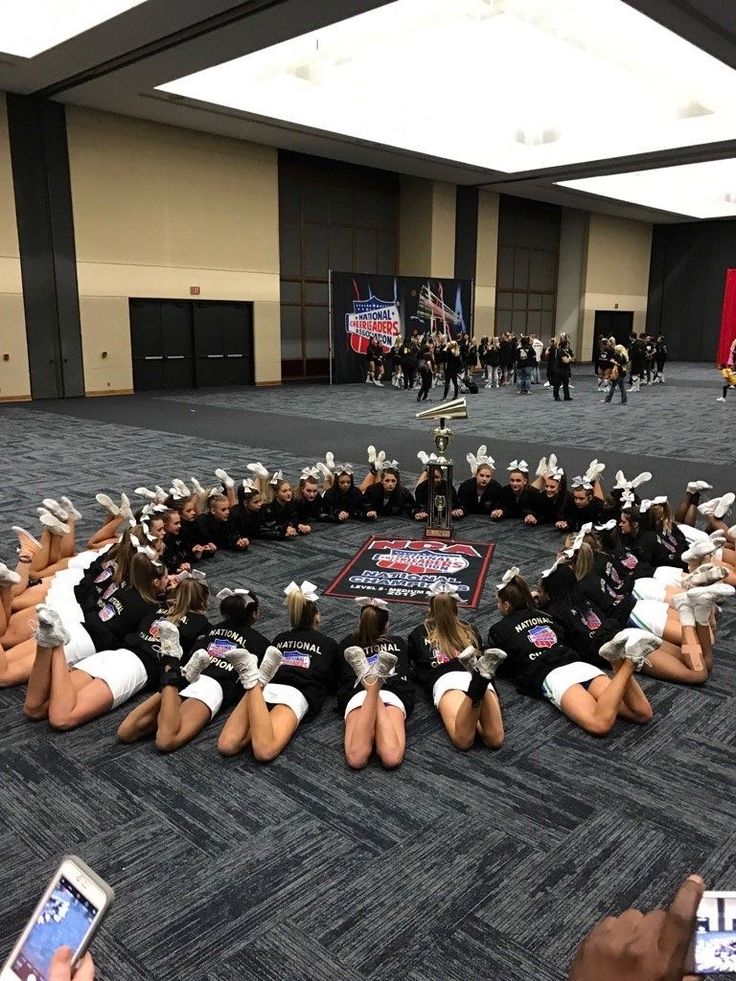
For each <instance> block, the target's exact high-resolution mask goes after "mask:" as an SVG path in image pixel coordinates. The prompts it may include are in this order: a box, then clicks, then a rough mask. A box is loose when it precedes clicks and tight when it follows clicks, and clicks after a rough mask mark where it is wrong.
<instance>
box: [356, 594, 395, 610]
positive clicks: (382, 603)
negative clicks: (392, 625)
mask: <svg viewBox="0 0 736 981" xmlns="http://www.w3.org/2000/svg"><path fill="white" fill-rule="evenodd" d="M353 602H355V603H359V604H360V606H361V607H363V606H377V607H378V609H379V610H387V609H388V603H387V602H386V600H382V599H379V598H378V596H356V597H355V599H354V600H353Z"/></svg>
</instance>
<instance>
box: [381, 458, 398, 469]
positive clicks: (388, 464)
mask: <svg viewBox="0 0 736 981" xmlns="http://www.w3.org/2000/svg"><path fill="white" fill-rule="evenodd" d="M400 469H401V467H400V466H399V461H398V460H384V461H383V466H382V467H381V470H400Z"/></svg>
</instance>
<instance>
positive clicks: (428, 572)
mask: <svg viewBox="0 0 736 981" xmlns="http://www.w3.org/2000/svg"><path fill="white" fill-rule="evenodd" d="M492 555H493V544H492V543H490V542H488V543H484V544H480V543H479V542H455V541H442V542H440V541H427V540H425V539H422V540H410V539H407V538H401V537H398V536H397V537H379V536H372V537H371V538H369V539H368V540H367V541H366V542H365V543H364V544H363V546H362V548H361V549H360V551H359V552H358V553H357V554H356V555H355V556H354V557H353V558H352V559H351V560H350V562H349V563H348V564H347V565H346V566H345V568H344V569H343V570H342V571H341V572H340V573H339V575H338V576H336V577H335V579H334V580H333V581H332V582H331V583H330V585H329V586H328V587H327V589H326V590H325V593H326V595H327V596H339V597H344V598H345V599H353V598H355V597H356V596H377V597H378V598H379V599H384V600H386V601H387V602H389V603H416V604H419V605H421V606H426V604H427V598H428V595H429V589H430V587H431V586H432V585H433V583H436V582H446V583H449V584H450V585H452V586H455V587H456V588H457V590H458V595H459V598H460V600H461V601H462V602H461V606H462V607H464V608H469V609H475V608H476V607H477V606H478V603H479V602H480V597H481V593H482V592H483V584H484V582H485V578H486V573H487V572H488V566H489V564H490V561H491V556H492Z"/></svg>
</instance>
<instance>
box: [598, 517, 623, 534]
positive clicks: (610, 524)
mask: <svg viewBox="0 0 736 981" xmlns="http://www.w3.org/2000/svg"><path fill="white" fill-rule="evenodd" d="M617 523H618V522H617V521H616V519H615V518H609V519H608V521H606V522H605V523H604V524H602V525H596V526H595V530H596V531H613V529H614V528H615V527H616V525H617Z"/></svg>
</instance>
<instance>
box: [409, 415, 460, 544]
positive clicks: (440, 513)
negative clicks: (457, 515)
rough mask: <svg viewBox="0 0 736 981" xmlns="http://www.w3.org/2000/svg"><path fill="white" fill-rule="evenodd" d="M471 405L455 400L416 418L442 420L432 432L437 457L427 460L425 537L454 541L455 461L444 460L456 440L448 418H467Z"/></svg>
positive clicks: (433, 456) (434, 455)
mask: <svg viewBox="0 0 736 981" xmlns="http://www.w3.org/2000/svg"><path fill="white" fill-rule="evenodd" d="M467 418H468V406H467V403H466V401H465V399H453V400H452V401H451V402H444V403H443V404H442V405H438V406H436V407H434V406H433V407H432V408H431V409H424V411H423V412H417V419H439V421H440V423H439V426H437V427H436V428H435V429H434V431H433V436H434V445H435V448H436V450H437V452H436V454H432V457H430V458H429V460H428V461H427V465H426V469H427V481H428V482H429V489H428V494H427V526H426V528H425V529H424V537H425V538H452V500H451V496H452V472H453V463H452V460H448V459H447V458H446V457H445V453H446V452H447V449H448V448H449V446H450V440H451V439H452V437H453V431H452V429H449V428H448V426H447V420H448V419H467Z"/></svg>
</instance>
